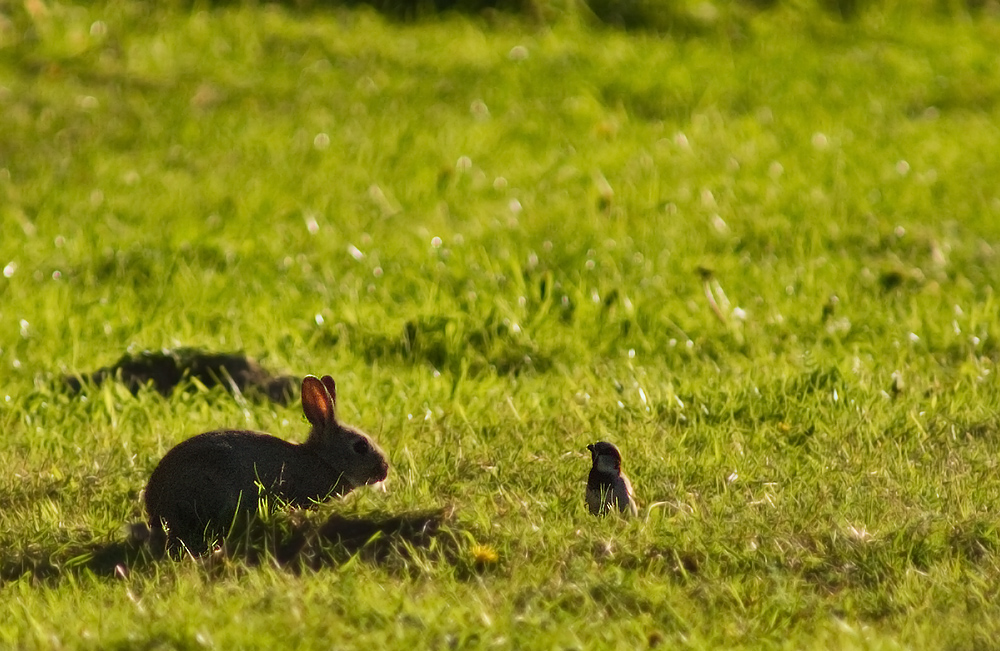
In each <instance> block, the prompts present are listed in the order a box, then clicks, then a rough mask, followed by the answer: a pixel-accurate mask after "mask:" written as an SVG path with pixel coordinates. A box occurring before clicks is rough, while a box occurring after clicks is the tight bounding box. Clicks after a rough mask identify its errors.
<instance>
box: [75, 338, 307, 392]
mask: <svg viewBox="0 0 1000 651" xmlns="http://www.w3.org/2000/svg"><path fill="white" fill-rule="evenodd" d="M193 379H196V380H198V382H200V383H201V384H203V385H205V386H206V387H214V386H222V387H225V389H226V390H227V391H229V392H230V393H235V392H236V391H239V392H240V393H242V394H243V395H246V396H247V397H250V398H267V399H270V400H272V401H274V402H277V403H279V404H282V405H284V404H288V403H289V402H290V401H291V400H292V398H293V396H294V395H295V390H296V388H297V387H298V384H299V381H300V379H299V378H297V377H294V376H291V375H274V374H272V373H271V372H270V371H268V370H267V369H265V368H263V367H262V366H261V365H260V364H258V363H257V362H256V361H254V360H253V359H251V358H249V357H247V356H246V355H243V354H242V353H212V352H207V351H204V350H200V349H197V348H173V349H165V350H161V351H149V350H144V351H142V352H140V353H125V354H124V355H122V357H121V358H120V359H119V360H118V361H117V362H115V363H114V364H112V365H111V366H104V367H102V368H99V369H97V370H96V371H94V372H92V373H80V374H72V375H66V376H65V377H64V378H63V384H64V385H65V386H66V387H67V388H68V389H69V390H70V391H71V392H73V393H78V392H80V391H81V390H82V389H83V388H84V385H85V384H93V385H95V386H100V385H101V384H102V383H103V382H105V381H107V380H117V381H119V382H121V383H123V384H124V385H125V386H126V387H128V390H129V391H131V392H132V393H133V394H136V393H138V392H139V389H141V388H142V387H144V386H147V385H149V384H152V386H153V388H154V389H156V390H157V391H158V392H159V393H160V394H161V395H163V396H169V395H170V394H171V393H172V392H173V391H174V389H175V388H176V387H177V386H178V385H180V384H183V383H185V382H190V381H191V380H193Z"/></svg>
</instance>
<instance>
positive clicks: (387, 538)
mask: <svg viewBox="0 0 1000 651" xmlns="http://www.w3.org/2000/svg"><path fill="white" fill-rule="evenodd" d="M453 519H454V510H452V509H437V510H430V511H416V512H409V513H404V514H401V515H387V514H376V515H374V516H371V517H345V516H342V515H336V514H335V515H333V516H331V517H330V518H329V519H327V520H326V521H325V522H323V523H322V524H319V525H316V524H313V523H310V522H309V521H308V520H306V519H305V518H301V517H298V518H297V517H296V516H295V514H294V513H292V514H283V517H280V518H275V519H274V520H273V521H271V522H268V523H263V522H258V523H256V525H255V526H253V527H251V528H250V530H249V531H248V532H247V533H246V534H244V535H241V536H239V537H237V538H236V539H234V540H227V541H226V542H225V543H224V544H223V545H222V546H221V547H219V548H217V549H216V550H215V551H213V552H212V553H209V554H206V555H203V556H200V557H198V558H196V559H194V560H196V561H197V562H200V563H204V564H205V565H206V567H215V566H219V565H225V564H227V563H232V562H242V563H245V564H247V565H250V566H257V565H262V564H272V565H277V566H279V567H283V568H287V569H289V570H290V571H293V572H294V571H301V570H302V569H313V570H318V569H321V568H323V567H332V566H337V565H341V564H344V563H347V562H349V561H351V560H352V559H360V560H362V561H365V562H369V563H373V564H377V565H381V566H386V567H389V568H390V569H391V568H396V569H400V570H404V571H405V569H406V568H407V567H408V566H409V565H410V564H411V562H412V561H414V560H415V557H416V556H417V555H418V554H421V553H426V554H431V555H433V554H437V555H438V557H439V558H440V559H442V560H445V561H447V562H449V563H453V564H456V566H457V567H458V568H459V569H460V570H461V569H462V567H463V566H464V565H463V555H462V554H461V545H460V542H459V541H460V538H459V537H458V536H456V535H455V534H454V532H453V531H452V530H451V529H450V528H449V523H450V522H452V521H453ZM135 528H136V529H141V527H135ZM170 556H176V557H177V558H181V557H182V556H183V555H179V554H178V555H175V554H169V555H168V554H167V553H166V552H165V550H163V549H162V548H161V549H154V548H153V547H152V546H151V544H150V543H148V542H147V541H146V540H145V539H144V537H143V536H142V535H138V536H136V535H129V536H128V538H126V539H125V540H116V541H112V542H94V543H84V544H75V545H65V546H63V547H61V548H58V549H55V550H52V549H44V548H40V547H32V548H30V549H24V550H21V551H19V552H13V553H9V555H7V556H6V558H2V559H0V584H2V583H7V582H11V581H16V580H19V579H22V578H24V577H30V579H31V580H33V581H40V582H50V581H59V580H61V579H62V578H64V577H65V576H66V575H78V574H82V573H90V574H93V575H96V576H99V577H114V576H118V577H120V578H124V577H127V576H129V575H130V574H131V573H133V572H142V571H143V570H144V569H147V568H149V567H150V566H152V565H153V564H155V563H157V562H169V560H168V559H169V557H170ZM188 558H191V557H188Z"/></svg>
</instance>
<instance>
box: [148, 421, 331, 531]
mask: <svg viewBox="0 0 1000 651" xmlns="http://www.w3.org/2000/svg"><path fill="white" fill-rule="evenodd" d="M292 469H294V472H292ZM340 474H342V473H341V472H340V471H338V470H336V469H334V468H332V467H331V466H329V464H325V463H323V462H322V460H320V459H319V458H318V457H317V456H316V455H314V454H312V453H311V452H310V451H308V450H306V449H304V448H303V446H301V445H297V444H294V443H290V442H288V441H285V440H282V439H279V438H277V437H275V436H271V435H269V434H264V433H261V432H249V431H240V430H220V431H215V432H206V433H204V434H199V435H198V436H195V437H192V438H190V439H188V440H186V441H183V442H181V443H179V444H178V445H177V446H176V447H174V448H173V449H171V450H170V451H169V452H168V453H167V454H166V456H164V457H163V459H162V460H161V461H160V463H159V465H157V467H156V469H155V470H153V474H152V475H151V476H150V478H149V483H148V484H147V486H146V495H145V502H146V511H147V513H148V514H149V519H150V526H151V528H153V529H157V528H159V527H161V526H162V525H163V524H166V526H167V528H168V530H169V535H170V538H171V539H180V540H183V541H185V542H186V543H189V544H190V543H191V541H196V540H200V539H201V538H203V537H204V535H205V533H206V532H210V533H214V534H222V533H225V531H226V530H227V529H228V528H229V526H230V525H231V524H232V522H233V518H234V517H235V516H236V515H237V513H245V514H253V513H256V512H257V510H258V502H259V499H260V494H261V491H262V490H263V491H264V492H265V493H266V494H269V495H273V496H276V497H278V498H280V499H281V500H282V501H284V502H288V503H290V504H292V505H294V506H308V505H309V504H310V503H311V501H315V500H319V499H322V498H324V497H326V496H327V495H328V494H330V493H331V492H336V491H335V489H336V487H337V483H338V480H339V477H340Z"/></svg>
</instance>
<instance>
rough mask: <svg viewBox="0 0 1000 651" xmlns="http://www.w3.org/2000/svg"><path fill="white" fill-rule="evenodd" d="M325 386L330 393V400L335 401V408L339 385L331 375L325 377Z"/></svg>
mask: <svg viewBox="0 0 1000 651" xmlns="http://www.w3.org/2000/svg"><path fill="white" fill-rule="evenodd" d="M323 386H325V387H326V390H327V391H329V392H330V399H331V400H333V406H334V407H336V406H337V383H336V382H334V381H333V378H332V377H330V376H329V375H324V376H323Z"/></svg>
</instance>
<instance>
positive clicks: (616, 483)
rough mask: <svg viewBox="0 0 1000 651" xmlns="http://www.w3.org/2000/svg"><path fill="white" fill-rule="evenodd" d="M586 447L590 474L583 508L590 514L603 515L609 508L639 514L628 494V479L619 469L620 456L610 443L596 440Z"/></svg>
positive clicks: (630, 492) (633, 514)
mask: <svg viewBox="0 0 1000 651" xmlns="http://www.w3.org/2000/svg"><path fill="white" fill-rule="evenodd" d="M587 449H588V450H590V457H591V463H592V464H593V466H592V467H591V469H590V475H589V476H588V477H587V493H586V496H587V507H588V508H589V509H590V512H591V513H593V514H594V515H605V514H606V513H607V512H608V511H609V510H610V509H615V508H616V509H618V510H619V511H621V512H622V513H625V514H631V515H632V516H633V517H634V516H637V515H639V509H638V508H637V507H636V505H635V495H634V494H633V493H632V482H630V481H629V480H628V477H626V476H625V474H624V473H623V472H622V455H621V452H619V451H618V448H616V447H615V446H614V445H613V444H611V443H608V442H607V441H598V442H597V443H591V444H590V445H588V446H587Z"/></svg>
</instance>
